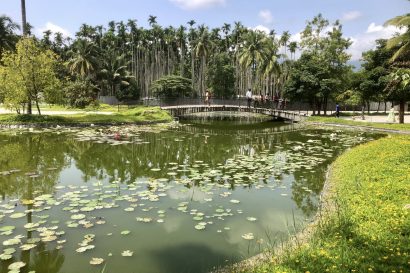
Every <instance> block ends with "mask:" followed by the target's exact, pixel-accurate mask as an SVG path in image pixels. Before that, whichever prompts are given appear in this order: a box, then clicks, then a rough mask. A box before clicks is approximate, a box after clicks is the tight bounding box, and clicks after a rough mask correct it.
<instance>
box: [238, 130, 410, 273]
mask: <svg viewBox="0 0 410 273" xmlns="http://www.w3.org/2000/svg"><path fill="white" fill-rule="evenodd" d="M330 181H331V182H330V186H331V197H330V200H331V201H332V205H331V206H330V207H331V208H332V209H331V210H330V212H328V213H325V215H326V216H324V217H322V218H321V219H320V221H319V223H318V225H317V226H316V228H315V229H314V232H313V234H312V236H311V237H310V238H309V240H308V242H307V243H304V244H302V245H300V246H298V247H296V248H295V249H293V251H285V254H284V255H282V256H281V258H280V259H279V258H278V259H273V260H272V262H271V263H265V264H263V265H260V266H259V267H256V268H254V269H253V272H312V273H313V272H409V269H410V137H408V136H393V137H387V138H383V139H380V140H377V141H374V142H371V143H368V144H365V145H361V146H359V147H356V148H354V149H352V150H350V151H348V152H346V153H345V154H344V155H342V156H341V157H340V158H338V159H337V160H336V162H335V163H334V165H333V169H332V173H331V176H330ZM246 272H249V270H246Z"/></svg>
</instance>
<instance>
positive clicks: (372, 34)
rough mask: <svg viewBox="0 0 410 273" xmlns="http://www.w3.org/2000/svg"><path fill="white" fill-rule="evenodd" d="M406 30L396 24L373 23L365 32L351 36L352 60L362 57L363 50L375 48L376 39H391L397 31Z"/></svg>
mask: <svg viewBox="0 0 410 273" xmlns="http://www.w3.org/2000/svg"><path fill="white" fill-rule="evenodd" d="M403 31H404V30H400V29H399V28H396V27H394V26H387V27H385V26H383V25H376V23H371V24H370V25H369V26H368V27H367V30H366V32H365V33H362V34H359V35H356V36H354V37H351V38H350V39H351V40H352V42H353V43H352V45H351V46H350V48H349V50H348V52H349V54H351V55H352V60H353V61H357V60H360V59H361V57H362V52H364V51H367V50H370V49H373V48H375V46H376V40H378V39H389V38H391V37H392V36H393V35H394V34H395V33H398V32H399V33H402V32H403Z"/></svg>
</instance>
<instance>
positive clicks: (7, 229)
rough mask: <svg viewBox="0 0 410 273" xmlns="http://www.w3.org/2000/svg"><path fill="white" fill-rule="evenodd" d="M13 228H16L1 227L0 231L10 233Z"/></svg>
mask: <svg viewBox="0 0 410 273" xmlns="http://www.w3.org/2000/svg"><path fill="white" fill-rule="evenodd" d="M15 228H16V227H15V226H3V227H0V231H12V230H14V229H15Z"/></svg>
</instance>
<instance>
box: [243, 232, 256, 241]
mask: <svg viewBox="0 0 410 273" xmlns="http://www.w3.org/2000/svg"><path fill="white" fill-rule="evenodd" d="M242 238H243V239H245V240H253V239H255V237H254V236H253V233H245V234H243V235H242Z"/></svg>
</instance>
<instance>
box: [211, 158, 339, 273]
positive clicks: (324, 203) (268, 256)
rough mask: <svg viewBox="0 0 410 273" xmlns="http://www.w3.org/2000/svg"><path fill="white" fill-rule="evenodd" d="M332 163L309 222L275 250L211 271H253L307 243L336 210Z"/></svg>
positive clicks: (212, 272)
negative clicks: (323, 221) (313, 214)
mask: <svg viewBox="0 0 410 273" xmlns="http://www.w3.org/2000/svg"><path fill="white" fill-rule="evenodd" d="M333 164H334V163H332V164H331V165H330V166H329V167H328V170H327V172H326V179H325V183H324V184H323V190H322V192H321V194H320V198H319V207H318V211H317V213H316V214H315V216H314V217H313V219H311V221H309V222H307V224H306V225H305V226H304V227H303V228H302V230H300V231H299V232H297V233H296V234H295V235H293V236H292V237H290V238H288V240H287V241H286V242H284V243H283V244H282V245H281V246H275V247H274V249H273V250H269V251H268V252H262V253H259V254H257V255H255V256H253V257H250V258H248V259H246V260H243V261H240V262H238V263H235V264H232V265H228V266H225V267H223V268H219V269H214V270H212V271H210V273H231V272H252V270H253V269H254V268H255V267H256V266H259V265H261V264H264V263H277V262H278V261H280V260H281V259H282V257H283V255H285V254H286V252H289V251H292V250H294V249H295V248H297V247H298V246H300V245H302V244H305V243H307V242H308V241H309V239H310V238H311V237H312V235H313V233H314V232H315V230H316V228H317V227H318V226H319V225H320V223H321V221H322V220H323V219H324V218H325V217H326V216H327V215H330V214H332V213H333V212H334V211H335V206H334V202H335V200H334V199H332V194H333V191H332V188H333V187H332V186H333V185H332V181H331V179H330V177H331V175H332V170H333Z"/></svg>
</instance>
